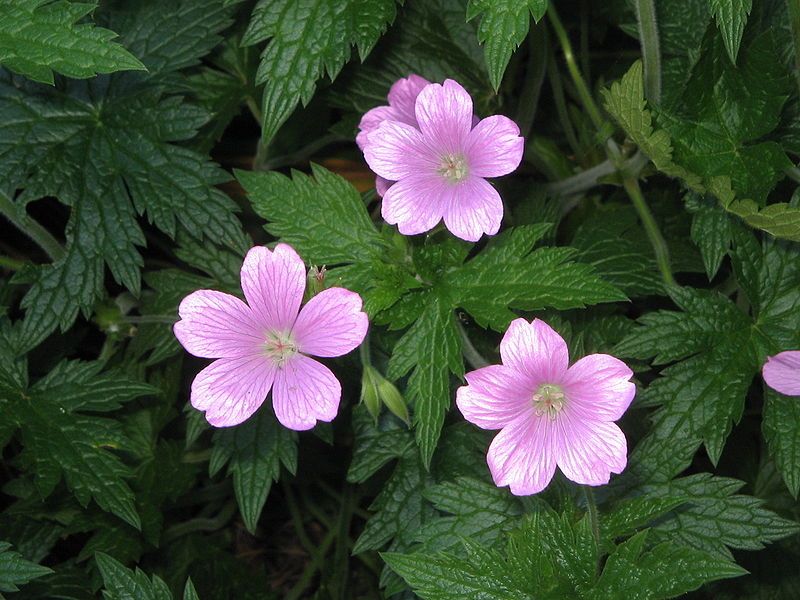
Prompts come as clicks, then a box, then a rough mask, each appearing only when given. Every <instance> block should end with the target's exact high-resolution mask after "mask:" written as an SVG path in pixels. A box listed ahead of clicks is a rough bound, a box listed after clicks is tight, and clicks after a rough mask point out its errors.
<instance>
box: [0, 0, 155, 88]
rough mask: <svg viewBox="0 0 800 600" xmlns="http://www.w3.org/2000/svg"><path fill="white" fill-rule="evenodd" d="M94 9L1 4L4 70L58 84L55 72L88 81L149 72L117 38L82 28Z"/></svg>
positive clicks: (45, 0) (46, 1)
mask: <svg viewBox="0 0 800 600" xmlns="http://www.w3.org/2000/svg"><path fill="white" fill-rule="evenodd" d="M94 8H95V5H94V4H92V3H77V2H68V1H66V0H57V1H56V2H50V0H5V1H4V2H3V3H2V4H0V64H2V65H4V66H6V67H8V68H9V69H11V70H12V71H15V72H17V73H21V74H22V75H25V76H26V77H30V78H31V79H34V80H36V81H41V82H43V83H50V84H52V83H53V70H55V71H57V72H59V73H61V74H62V75H67V76H69V77H77V78H87V77H93V76H94V75H96V74H97V73H113V72H114V71H125V70H128V69H144V68H145V66H144V65H143V64H142V63H141V62H139V60H137V59H136V57H135V56H133V55H132V54H131V53H130V52H128V51H127V50H125V48H123V47H122V46H121V45H120V44H118V43H117V42H114V41H112V40H113V39H114V38H115V37H117V34H116V33H114V32H113V31H110V30H108V29H103V28H102V27H95V26H94V25H93V24H92V23H80V24H79V21H81V20H82V19H83V17H85V16H86V15H87V14H88V13H90V12H91V11H92V10H94Z"/></svg>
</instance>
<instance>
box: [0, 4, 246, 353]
mask: <svg viewBox="0 0 800 600" xmlns="http://www.w3.org/2000/svg"><path fill="white" fill-rule="evenodd" d="M186 4H189V3H186ZM200 6H201V8H202V7H205V8H208V7H209V0H205V2H203V3H201V4H200ZM184 9H186V7H185V6H184ZM175 16H176V19H177V17H178V16H179V15H178V14H177V13H176V14H175ZM164 17H165V15H163V14H159V17H158V18H159V19H163V18H164ZM208 19H209V20H208V21H207V22H204V23H202V24H201V23H199V22H198V17H197V15H195V20H194V21H190V22H188V23H186V27H187V29H186V30H184V31H183V32H182V33H183V34H184V35H189V34H197V29H196V28H199V29H200V30H202V31H203V32H205V33H206V34H208V27H210V26H213V27H222V26H224V25H225V24H226V23H227V21H226V20H223V21H220V20H219V19H218V18H216V17H214V16H213V15H211V14H209V15H208ZM177 21H178V22H180V19H177ZM121 24H122V25H124V27H125V28H124V29H120V31H122V32H123V35H126V34H127V32H128V31H133V32H134V33H133V36H134V37H136V36H137V35H139V34H140V33H141V27H142V23H141V22H139V21H137V20H136V19H135V18H132V19H130V20H127V21H125V22H124V23H121ZM173 25H174V23H171V24H170V26H173ZM193 28H195V29H193ZM173 35H174V34H173ZM212 37H213V36H212ZM151 42H152V40H151ZM162 43H163V44H165V45H167V46H170V47H172V49H173V50H174V51H175V52H177V53H178V54H181V53H184V54H182V56H183V61H184V62H186V61H188V62H189V63H191V62H194V61H195V60H197V58H198V57H197V56H196V55H195V54H194V51H195V49H196V48H195V46H196V45H197V41H196V39H194V38H191V39H188V40H182V39H181V37H180V36H178V37H173V36H166V37H165V39H163V40H161V39H160V40H159V42H158V47H161V46H160V44H162ZM183 43H186V44H187V46H186V47H184V46H182V44H183ZM205 43H207V42H204V44H205ZM155 47H156V46H155V45H154V46H152V47H151V49H153V50H155ZM201 47H205V46H201ZM162 62H163V61H162ZM163 64H164V66H165V68H166V67H167V66H170V67H171V66H174V65H172V64H170V63H168V62H164V63H163ZM180 64H183V63H180ZM153 74H154V75H156V74H159V73H156V72H154V73H153ZM126 77H127V78H128V79H125V80H124V81H123V79H124V78H126ZM173 85H174V84H173ZM180 91H183V90H180ZM87 98H90V99H92V100H89V99H87ZM207 117H208V115H207V114H206V113H205V111H203V110H201V109H198V108H197V107H193V106H191V105H189V104H186V103H185V102H184V100H183V98H182V97H179V96H175V95H170V88H169V86H167V85H166V84H164V83H160V84H157V83H156V82H154V81H153V78H152V77H151V78H148V79H143V78H134V77H133V76H131V75H115V76H112V77H110V78H109V77H99V78H96V79H94V80H92V81H90V82H89V83H87V84H80V85H78V84H77V83H73V84H69V85H67V86H66V88H65V89H64V90H60V89H59V90H56V89H53V88H45V87H43V86H37V85H33V84H29V85H18V84H17V83H16V82H15V81H14V80H12V79H10V78H8V77H1V76H0V181H2V182H3V186H4V189H3V190H0V191H5V192H6V193H7V194H10V195H12V196H13V194H12V193H11V192H12V191H13V190H15V189H16V188H25V190H24V192H23V193H22V194H21V195H20V196H19V197H18V198H17V202H18V203H19V204H20V205H21V206H20V209H24V204H25V203H27V202H30V201H32V200H36V199H38V198H40V197H45V196H55V197H57V198H58V199H59V200H60V201H61V202H63V203H64V204H67V205H69V206H70V207H71V210H70V218H69V222H68V223H67V228H66V239H67V247H66V252H65V254H64V256H63V257H60V258H58V259H57V260H56V261H55V262H54V263H52V264H50V265H45V266H43V267H40V268H39V270H38V273H37V277H36V279H35V281H34V284H33V286H32V287H31V289H30V290H29V291H28V293H27V294H26V296H25V298H24V299H23V301H22V306H23V307H24V308H25V309H26V315H25V320H24V322H23V326H22V329H23V331H22V335H21V336H20V340H21V341H22V343H21V346H22V348H20V350H27V349H30V348H32V347H33V346H35V345H36V344H38V343H39V342H41V341H42V340H43V339H44V338H45V337H46V336H47V335H49V334H50V333H51V332H52V331H53V330H54V329H55V328H57V327H60V328H61V330H62V331H64V330H66V329H67V328H68V327H69V326H70V325H71V324H72V323H73V322H74V320H75V318H76V317H77V315H78V313H79V311H82V312H83V313H84V315H86V316H88V315H89V314H90V311H91V309H92V306H93V304H94V302H95V301H96V300H97V299H98V298H99V297H100V295H101V294H102V290H103V278H104V265H105V264H107V265H108V266H109V268H110V270H111V273H112V275H113V276H114V278H115V279H116V280H117V281H118V282H119V283H121V284H123V285H124V286H126V287H127V288H128V289H129V290H131V291H132V292H133V293H134V294H135V295H138V293H139V291H140V280H139V270H140V267H141V265H142V258H141V256H140V255H139V253H138V251H137V246H141V245H143V244H144V241H145V240H144V235H143V233H142V231H141V229H140V227H139V224H138V223H137V219H136V217H137V213H138V214H140V215H142V214H144V215H146V216H147V217H148V219H149V220H150V221H151V222H153V223H154V224H155V225H156V226H157V227H158V228H159V229H161V230H162V231H164V232H165V233H166V234H167V235H169V236H171V237H175V235H176V233H177V229H178V225H180V227H181V228H182V229H184V230H186V232H188V233H189V234H191V235H192V236H194V237H196V238H198V239H201V240H202V239H210V240H212V241H217V242H221V243H225V244H227V245H229V246H231V247H233V248H236V249H238V250H240V251H242V252H244V250H245V249H246V247H247V243H246V241H245V239H244V236H243V235H242V232H241V226H240V225H239V223H238V221H237V219H236V218H235V216H234V214H233V213H234V210H235V204H234V203H233V202H232V201H231V200H230V199H229V198H228V197H227V196H226V195H225V194H223V193H222V192H221V191H220V190H219V189H217V188H216V187H215V186H216V185H217V184H219V183H222V182H224V181H226V180H227V179H228V175H227V174H226V173H225V172H224V171H223V170H222V169H220V168H219V167H217V166H215V165H213V164H212V163H210V162H208V161H207V159H206V158H205V157H204V156H202V155H200V154H198V153H196V152H194V151H192V150H190V149H188V148H185V147H183V146H178V145H177V142H182V141H185V140H187V139H190V138H191V137H193V136H194V135H195V133H196V131H197V129H198V128H199V127H200V126H201V125H203V123H204V122H205V121H206V119H207Z"/></svg>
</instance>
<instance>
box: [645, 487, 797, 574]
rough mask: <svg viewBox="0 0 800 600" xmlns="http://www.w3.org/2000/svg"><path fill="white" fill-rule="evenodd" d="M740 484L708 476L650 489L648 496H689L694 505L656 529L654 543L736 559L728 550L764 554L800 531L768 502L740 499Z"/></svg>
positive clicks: (749, 497) (674, 514) (679, 509)
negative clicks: (769, 546) (772, 544)
mask: <svg viewBox="0 0 800 600" xmlns="http://www.w3.org/2000/svg"><path fill="white" fill-rule="evenodd" d="M743 485H744V483H743V482H741V481H738V480H736V479H729V478H725V477H713V476H711V475H710V474H708V473H702V474H698V475H691V476H689V477H683V478H681V479H676V480H674V481H671V482H668V483H664V484H658V485H652V486H648V494H649V495H652V496H661V495H685V496H686V497H687V498H689V499H690V500H689V502H687V503H686V504H684V505H682V506H680V507H679V508H678V509H676V511H675V512H674V513H673V514H672V515H670V517H669V518H665V519H663V520H662V521H661V522H660V523H659V524H658V525H656V526H655V527H654V528H653V529H652V531H651V536H652V538H653V539H654V541H655V540H657V541H668V542H672V543H676V544H681V545H685V546H689V547H691V548H696V549H698V550H702V551H704V552H708V553H711V554H716V555H718V556H721V557H724V558H726V559H728V560H731V559H732V556H731V553H730V551H729V550H728V548H729V547H730V548H736V549H741V550H760V549H762V548H763V547H764V544H766V543H768V542H772V541H775V540H779V539H782V538H785V537H787V536H790V535H793V534H796V533H797V532H798V531H800V526H798V524H797V523H795V522H793V521H789V520H787V519H784V518H782V517H779V516H778V515H777V514H775V513H774V512H772V511H771V510H768V509H766V508H764V507H763V504H764V501H763V500H761V499H759V498H754V497H752V496H745V495H741V494H736V491H737V490H739V488H741V487H742V486H743Z"/></svg>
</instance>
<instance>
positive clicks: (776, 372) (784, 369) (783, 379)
mask: <svg viewBox="0 0 800 600" xmlns="http://www.w3.org/2000/svg"><path fill="white" fill-rule="evenodd" d="M762 374H763V375H764V381H766V382H767V385H768V386H769V387H771V388H772V389H773V390H775V391H777V392H780V393H781V394H786V395H787V396H800V350H788V351H786V352H781V353H779V354H776V355H775V356H770V357H769V358H768V359H767V362H766V363H765V364H764V369H763V370H762Z"/></svg>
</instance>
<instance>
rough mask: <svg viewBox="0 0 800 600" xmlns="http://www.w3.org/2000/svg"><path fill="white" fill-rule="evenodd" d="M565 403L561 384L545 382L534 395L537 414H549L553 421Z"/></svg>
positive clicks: (534, 406)
mask: <svg viewBox="0 0 800 600" xmlns="http://www.w3.org/2000/svg"><path fill="white" fill-rule="evenodd" d="M565 403H566V397H565V396H564V390H562V389H561V386H558V385H553V384H551V383H543V384H542V385H540V386H539V389H537V390H536V393H535V394H534V395H533V408H534V410H535V411H536V416H537V417H541V416H543V415H547V416H548V417H549V418H550V420H551V421H552V420H553V419H555V418H556V415H558V413H560V412H561V409H562V408H564V404H565Z"/></svg>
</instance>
